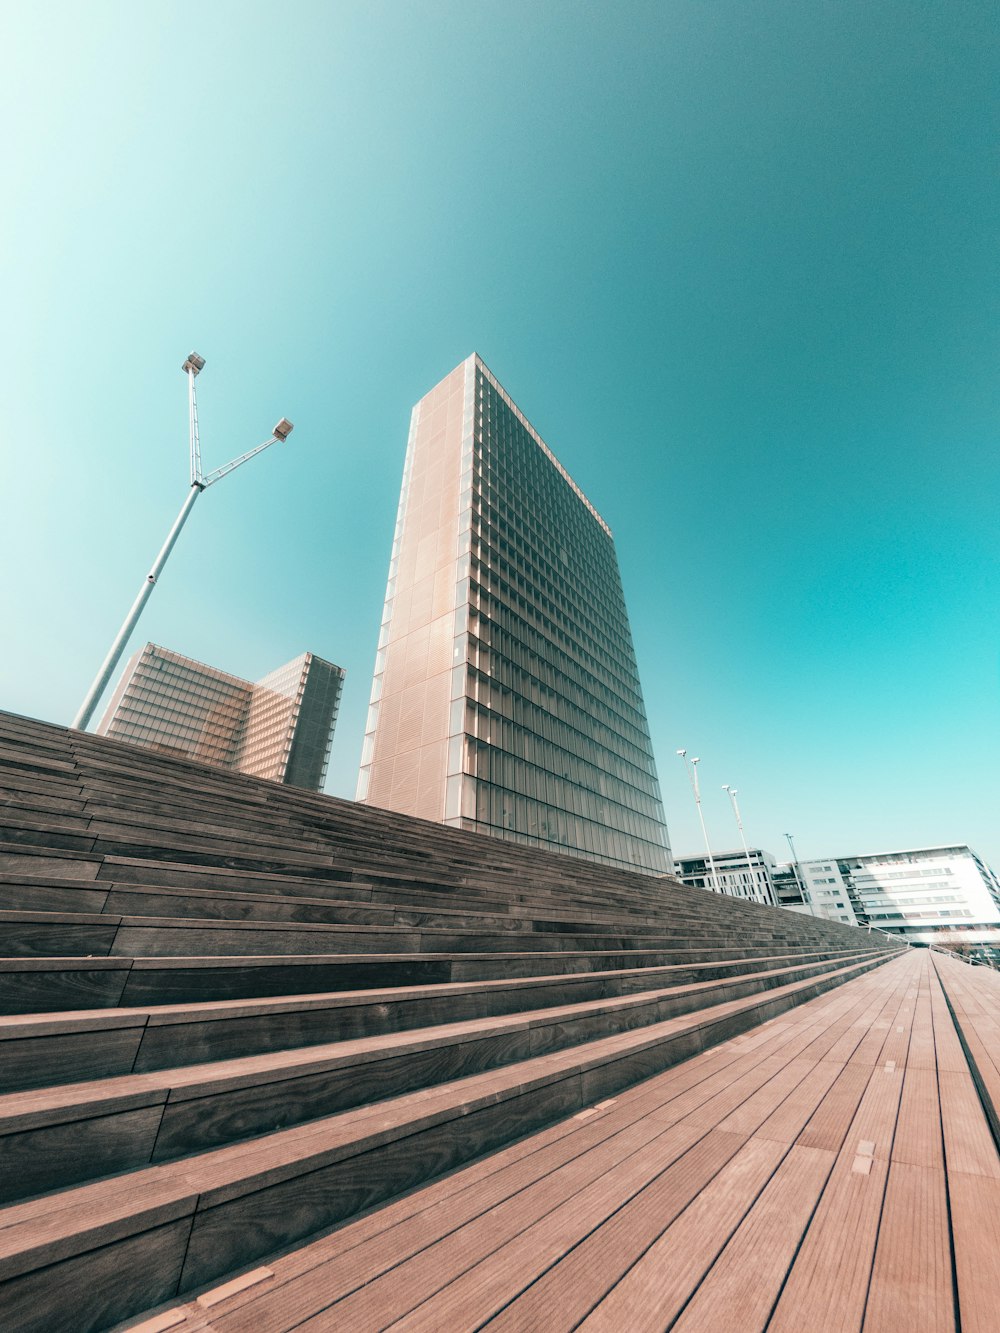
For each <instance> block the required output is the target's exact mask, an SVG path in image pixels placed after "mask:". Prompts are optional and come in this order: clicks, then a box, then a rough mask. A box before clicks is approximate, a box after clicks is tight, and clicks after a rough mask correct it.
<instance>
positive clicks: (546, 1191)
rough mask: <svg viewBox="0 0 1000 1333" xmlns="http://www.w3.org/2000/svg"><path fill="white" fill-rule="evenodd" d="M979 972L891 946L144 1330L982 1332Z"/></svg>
mask: <svg viewBox="0 0 1000 1333" xmlns="http://www.w3.org/2000/svg"><path fill="white" fill-rule="evenodd" d="M998 1079H1000V977H998V976H997V975H996V974H994V973H989V972H985V971H984V970H982V969H977V968H972V967H969V966H967V965H964V964H962V963H960V962H958V961H955V960H952V959H949V958H945V957H943V956H941V955H938V954H933V955H932V954H931V953H929V952H927V951H925V950H912V951H910V952H908V953H906V954H904V955H902V956H900V957H898V958H897V959H895V960H893V961H891V962H889V963H887V964H886V965H884V966H883V967H881V968H879V969H877V970H876V971H874V972H871V973H867V974H865V975H863V976H860V977H858V978H856V979H854V980H851V981H848V982H847V983H846V984H845V985H843V986H841V987H840V988H838V989H837V990H835V991H834V992H832V993H828V994H824V995H821V996H819V997H818V998H816V999H813V1000H811V1001H809V1002H808V1003H805V1004H803V1005H801V1006H800V1007H799V1008H797V1009H795V1010H793V1011H791V1012H788V1013H786V1014H783V1015H781V1016H780V1017H778V1018H776V1019H773V1020H771V1021H770V1022H766V1023H764V1024H762V1025H761V1026H759V1027H757V1028H755V1029H754V1030H752V1031H750V1032H747V1033H744V1034H743V1035H740V1036H736V1037H734V1038H732V1039H731V1040H728V1041H725V1042H723V1043H722V1044H720V1045H717V1046H715V1047H713V1048H712V1049H710V1050H707V1051H704V1052H703V1053H702V1054H699V1055H696V1056H694V1057H693V1058H691V1059H689V1060H687V1061H685V1062H684V1063H682V1064H679V1065H676V1066H675V1067H673V1068H671V1069H669V1070H667V1071H666V1072H664V1073H661V1074H658V1075H657V1076H655V1077H653V1078H650V1079H648V1080H647V1081H645V1082H643V1083H640V1084H637V1085H635V1086H633V1087H631V1088H629V1089H628V1090H626V1091H624V1092H621V1093H619V1094H618V1095H617V1096H616V1097H613V1098H607V1099H605V1100H604V1101H602V1102H600V1103H598V1104H597V1105H593V1106H590V1107H588V1108H586V1109H584V1110H582V1111H580V1112H578V1113H577V1114H575V1115H573V1116H570V1117H568V1118H566V1119H563V1120H561V1121H559V1122H558V1123H556V1124H554V1125H551V1126H550V1127H548V1128H546V1129H544V1130H542V1131H541V1132H539V1133H537V1134H534V1135H532V1136H529V1137H527V1138H524V1139H521V1140H520V1141H518V1142H516V1143H514V1144H513V1145H511V1146H509V1147H507V1148H505V1149H503V1150H501V1151H499V1152H496V1153H493V1154H492V1155H490V1156H488V1157H485V1158H483V1159H481V1160H480V1161H478V1162H476V1163H474V1164H472V1165H470V1166H467V1167H465V1168H463V1169H459V1170H456V1171H454V1172H452V1173H451V1174H449V1175H447V1176H445V1177H443V1178H441V1179H439V1180H437V1181H436V1182H434V1183H432V1184H430V1185H428V1186H425V1187H424V1188H422V1189H419V1190H415V1191H413V1192H412V1193H410V1194H408V1195H406V1196H404V1197H402V1198H400V1199H397V1200H396V1201H395V1202H392V1203H389V1204H388V1205H386V1206H383V1207H382V1208H380V1209H378V1210H375V1211H372V1212H371V1213H369V1214H368V1215H365V1216H362V1217H361V1218H359V1219H358V1220H355V1221H353V1222H350V1223H348V1224H346V1225H343V1226H341V1227H339V1228H337V1229H335V1230H333V1231H331V1232H330V1233H329V1234H326V1235H324V1236H322V1237H320V1238H318V1239H315V1240H313V1241H312V1242H310V1243H308V1244H305V1245H303V1246H302V1247H300V1248H298V1249H295V1250H293V1251H291V1252H288V1253H285V1254H282V1255H279V1256H278V1257H274V1258H269V1259H268V1260H266V1261H265V1262H264V1263H263V1264H258V1265H257V1266H256V1267H255V1268H252V1269H250V1270H249V1271H247V1272H245V1273H243V1274H242V1275H240V1276H237V1277H236V1278H235V1279H233V1280H231V1281H229V1282H227V1283H225V1284H223V1285H221V1286H216V1287H214V1288H212V1289H210V1290H208V1291H204V1292H202V1293H201V1294H198V1295H194V1296H191V1297H189V1298H188V1299H187V1300H186V1301H185V1303H183V1304H179V1305H173V1306H171V1307H169V1308H166V1309H161V1310H160V1311H159V1312H158V1313H156V1314H151V1315H149V1316H147V1317H146V1318H145V1319H143V1320H139V1321H133V1322H132V1323H130V1324H128V1325H123V1326H122V1327H129V1328H142V1329H144V1330H145V1331H146V1333H154V1331H155V1333H159V1330H168V1329H176V1330H178V1331H179V1333H183V1331H184V1330H190V1331H191V1333H194V1330H203V1331H204V1333H209V1331H211V1333H238V1331H240V1330H242V1331H244V1333H267V1330H288V1329H293V1328H294V1329H302V1330H310V1333H320V1330H359V1331H363V1330H375V1329H388V1328H393V1329H398V1330H407V1333H409V1331H411V1330H412V1331H413V1333H416V1331H417V1330H427V1333H439V1331H440V1330H449V1331H451V1330H456V1331H458V1330H466V1329H468V1330H472V1329H479V1328H488V1329H489V1330H491V1333H492V1331H494V1330H495V1331H496V1333H499V1331H500V1330H504V1331H505V1333H513V1331H514V1330H520V1331H521V1333H528V1331H529V1330H531V1331H534V1330H545V1333H558V1331H559V1330H570V1329H576V1328H582V1329H585V1330H587V1333H597V1331H598V1330H606V1331H607V1333H622V1330H628V1331H629V1333H633V1331H635V1333H639V1331H640V1330H662V1329H667V1328H673V1329H678V1330H685V1333H733V1331H734V1330H739V1331H740V1333H752V1331H753V1330H764V1329H768V1330H771V1331H772V1333H793V1330H794V1333H799V1331H800V1330H822V1331H823V1333H827V1330H830V1331H831V1333H832V1331H833V1330H837V1331H838V1333H839V1331H840V1330H844V1331H845V1333H846V1330H864V1333H899V1331H900V1330H906V1333H948V1331H949V1330H955V1333H958V1330H961V1333H988V1331H990V1330H996V1328H997V1327H998V1324H1000V1316H998V1313H997V1311H998V1295H997V1282H996V1278H997V1264H998V1259H997V1256H998V1255H1000V1157H998V1153H997V1145H996V1141H995V1138H994V1130H995V1128H996V1126H995V1124H994V1125H993V1126H992V1127H991V1123H990V1121H991V1118H992V1119H994V1120H995V1114H994V1110H993V1108H994V1107H995V1106H996V1105H997V1104H998V1103H997V1102H996V1100H994V1099H993V1095H994V1094H995V1093H996V1090H997V1088H998Z"/></svg>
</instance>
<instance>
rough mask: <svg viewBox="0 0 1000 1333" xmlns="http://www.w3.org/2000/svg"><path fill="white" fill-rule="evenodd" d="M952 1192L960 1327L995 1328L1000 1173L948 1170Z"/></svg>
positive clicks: (969, 1332) (974, 1332)
mask: <svg viewBox="0 0 1000 1333" xmlns="http://www.w3.org/2000/svg"><path fill="white" fill-rule="evenodd" d="M948 1196H949V1204H950V1208H951V1225H952V1234H953V1236H954V1244H955V1276H956V1280H957V1286H958V1306H959V1314H960V1318H961V1328H962V1333H995V1330H996V1327H997V1281H996V1275H997V1255H998V1254H1000V1179H998V1178H997V1177H996V1176H982V1175H971V1174H966V1173H965V1172H962V1171H955V1172H951V1171H949V1173H948Z"/></svg>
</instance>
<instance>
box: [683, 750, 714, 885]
mask: <svg viewBox="0 0 1000 1333" xmlns="http://www.w3.org/2000/svg"><path fill="white" fill-rule="evenodd" d="M677 753H678V754H679V755H680V757H681V758H682V759H683V760H684V767H685V768H686V769H687V775H688V778H689V779H690V782H691V790H692V791H693V792H694V803H695V805H696V806H697V808H698V822H699V823H700V824H701V836H702V837H703V838H704V839H705V851H706V852H707V853H708V868H709V870H710V872H711V879H712V888H713V889H714V890H715V892H716V893H721V892H722V888H721V887H720V884H719V876H718V873H717V872H716V869H715V862H714V860H713V859H712V845H711V843H710V842H709V841H708V830H707V829H706V828H705V816H704V815H703V814H702V810H701V791H700V789H699V787H698V765H699V764H700V763H701V760H700V759H689V758H688V757H687V750H678V751H677Z"/></svg>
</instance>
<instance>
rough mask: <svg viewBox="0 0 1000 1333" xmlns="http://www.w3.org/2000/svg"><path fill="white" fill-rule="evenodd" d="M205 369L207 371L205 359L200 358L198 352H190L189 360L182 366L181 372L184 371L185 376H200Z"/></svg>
mask: <svg viewBox="0 0 1000 1333" xmlns="http://www.w3.org/2000/svg"><path fill="white" fill-rule="evenodd" d="M204 369H205V358H204V357H203V356H199V355H198V353H197V352H189V353H188V355H187V359H186V360H185V362H184V364H183V365H182V366H181V370H183V371H184V373H185V375H187V374H189V373H190V374H192V375H199V374H200V373H201V372H202V371H203V370H204Z"/></svg>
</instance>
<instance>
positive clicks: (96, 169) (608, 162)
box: [0, 0, 1000, 866]
mask: <svg viewBox="0 0 1000 1333" xmlns="http://www.w3.org/2000/svg"><path fill="white" fill-rule="evenodd" d="M996 38H997V32H996V24H995V10H994V6H993V4H992V3H990V2H989V0H971V2H966V0H937V2H936V3H922V2H921V0H836V3H834V2H832V0H807V2H806V3H803V0H754V3H752V4H748V3H746V0H656V2H655V3H640V2H638V0H624V2H623V3H619V4H605V3H597V2H596V0H589V2H588V0H532V2H531V3H525V2H524V0H491V2H489V3H486V2H483V0H472V2H471V3H470V0H412V2H411V0H405V2H404V0H394V2H392V3H385V2H383V3H378V2H377V0H364V2H363V3H360V2H359V3H336V2H335V0H330V2H328V3H306V2H305V0H289V2H288V3H285V4H282V5H277V4H274V5H272V4H261V3H252V2H251V0H239V2H238V3H234V2H222V3H220V2H219V0H213V3H210V4H205V5H201V6H194V7H192V6H190V5H187V6H185V5H171V6H166V5H155V6H154V5H136V4H132V3H124V2H123V3H115V4H109V3H107V2H106V0H89V3H87V4H80V3H75V2H74V0H63V2H62V3H54V2H53V0H41V3H38V4H35V5H31V6H27V5H13V4H11V5H7V6H5V7H4V10H3V14H2V16H0V45H2V47H3V50H4V52H5V61H4V79H3V81H2V84H0V107H2V110H3V120H4V124H5V126H6V129H5V133H4V136H3V140H2V144H0V158H2V166H3V172H2V179H3V182H4V186H5V205H4V208H3V210H2V212H0V309H2V311H3V318H2V322H0V377H2V384H3V405H4V417H5V419H4V425H3V432H2V434H3V445H2V449H3V505H4V510H3V523H2V529H0V560H2V564H0V570H2V575H0V577H2V588H3V597H2V627H3V628H2V634H3V652H2V654H0V706H2V707H5V708H9V709H13V710H15V711H18V712H23V713H27V714H31V715H34V716H38V717H42V718H47V719H50V720H53V721H59V722H68V721H69V719H70V718H71V717H72V715H73V713H74V712H75V710H76V708H77V706H78V704H79V702H80V700H81V698H82V696H83V694H84V692H85V690H86V688H87V686H88V685H89V683H90V681H91V679H92V677H93V675H94V672H95V671H96V669H97V667H98V665H99V664H100V661H101V659H102V657H103V655H104V653H105V651H106V648H107V646H108V644H109V642H110V640H111V638H112V636H113V634H114V632H115V631H116V629H117V627H118V625H119V623H120V622H121V619H122V618H123V616H124V614H125V612H126V610H127V608H128V606H129V604H130V603H131V600H132V597H133V596H134V594H135V591H136V590H137V588H138V586H139V584H140V582H141V580H142V577H143V575H144V574H145V572H146V570H147V568H148V566H149V563H150V561H151V559H152V557H153V555H154V553H155V551H156V549H157V548H158V546H159V543H160V540H161V539H162V537H163V535H164V534H165V532H166V529H167V527H168V526H169V524H170V522H171V520H172V518H173V516H174V514H175V512H176V510H177V508H178V507H179V505H180V503H181V501H182V499H183V497H184V494H185V489H186V469H187V457H186V450H187V441H186V406H185V386H184V378H183V376H182V375H181V372H180V363H181V361H182V359H183V358H184V356H185V354H186V353H187V352H188V351H189V350H190V349H191V348H192V347H193V348H196V349H197V350H198V351H200V352H201V353H202V354H203V355H204V356H205V357H206V358H207V359H208V366H207V369H206V371H205V373H204V374H203V376H202V377H201V380H200V381H199V388H200V404H201V419H202V441H203V447H204V454H205V462H206V466H208V467H211V466H215V465H217V464H218V463H221V462H224V461H226V460H227V459H228V458H230V457H231V456H232V455H234V454H236V453H239V452H241V451H242V450H243V449H245V448H247V447H249V446H250V445H252V444H255V443H257V442H258V441H259V440H261V439H263V438H264V437H265V436H266V434H267V432H268V430H269V429H270V427H271V425H272V424H273V422H274V421H275V420H276V419H277V418H278V417H279V416H281V415H283V414H287V415H288V416H289V417H291V418H292V419H293V420H294V422H295V423H296V430H295V434H294V435H293V436H292V439H291V441H290V442H289V444H288V446H287V447H285V446H283V447H281V448H275V449H272V450H271V451H270V452H269V453H268V454H266V455H265V456H264V458H263V459H261V460H258V461H256V462H254V463H252V464H251V465H250V466H249V467H248V468H246V469H245V470H244V471H242V472H240V473H239V474H237V475H236V476H235V477H233V478H231V479H230V480H228V481H226V482H225V483H223V484H222V485H221V486H219V488H218V489H216V490H213V491H210V492H208V493H207V494H206V495H205V496H204V497H203V498H202V500H201V501H199V505H198V506H197V507H196V508H195V511H194V514H193V516H192V519H191V522H190V524H189V526H188V528H187V530H186V531H185V533H184V535H183V539H182V541H181V543H180V544H179V546H178V548H177V550H176V552H175V554H174V556H173V557H172V560H171V564H170V566H168V569H167V572H166V574H165V576H164V579H163V581H162V582H161V584H160V586H159V587H158V589H157V590H156V592H155V594H154V596H153V598H152V600H151V602H150V604H149V607H148V610H147V612H146V615H145V617H144V621H143V622H142V624H141V626H140V629H139V632H138V634H137V637H136V640H135V644H136V646H137V645H138V644H140V643H142V642H144V641H145V640H146V639H152V640H154V641H156V642H159V643H163V644H166V645H168V646H170V647H172V648H175V649H177V650H179V651H181V652H184V653H187V654H189V655H191V656H193V657H196V658H199V659H201V660H203V661H206V662H210V663H212V664H214V665H216V666H219V667H222V668H224V669H226V670H229V671H233V672H236V673H238V674H242V675H246V676H249V677H254V676H257V675H260V674H263V673H264V672H265V671H267V670H269V669H270V668H272V667H274V666H276V665H278V664H279V663H281V662H284V661H285V660H287V659H289V658H291V657H293V656H295V655H296V654H298V653H300V652H302V651H303V650H304V649H307V648H308V649H312V650H313V651H315V652H317V653H320V654H321V655H323V656H325V657H329V658H331V659H333V660H334V661H336V662H338V663H340V664H342V665H343V666H345V667H346V668H347V671H348V684H347V688H346V693H345V698H344V704H343V709H342V712H341V719H340V724H339V727H338V732H337V736H336V739H335V742H334V761H333V764H332V771H331V780H330V787H329V789H330V790H331V791H332V792H334V793H335V794H338V795H353V791H354V778H355V774H356V770H357V763H358V757H359V753H360V748H361V737H362V732H363V724H364V715H365V711H366V705H367V696H368V688H369V682H370V674H371V668H372V662H373V659H374V654H375V642H376V637H377V633H378V623H379V619H380V612H381V604H382V598H383V592H384V583H385V574H386V568H387V564H388V558H389V547H390V542H391V536H392V528H393V522H394V517H395V509H396V502H397V498H398V490H399V481H400V474H401V469H402V461H403V453H404V448H405V441H406V431H407V424H408V419H409V411H410V408H411V406H412V404H413V403H414V402H415V401H416V400H417V399H418V398H419V397H421V396H422V394H423V393H424V392H426V390H427V389H428V388H430V387H431V385H433V384H434V383H436V382H437V380H439V379H440V378H441V377H442V376H443V375H444V374H445V373H446V372H447V371H448V370H450V369H451V368H452V367H453V366H454V365H455V364H456V363H457V362H458V361H459V360H461V359H462V358H463V357H465V356H467V355H468V354H469V353H470V352H471V351H473V350H476V351H478V352H479V353H480V354H481V355H482V356H483V358H484V359H485V360H486V362H487V363H488V364H489V365H490V367H491V368H492V369H493V371H494V372H495V374H496V375H497V376H498V378H499V379H500V381H501V382H502V383H503V384H504V385H505V386H506V387H507V389H508V390H509V392H510V393H511V395H512V396H513V397H514V399H515V401H517V402H518V403H519V404H520V405H521V407H522V408H523V410H524V411H525V412H526V414H527V415H528V417H529V418H530V419H531V420H532V422H533V423H534V424H535V425H536V426H537V428H538V429H539V430H540V432H541V433H542V435H543V436H544V438H545V439H546V440H547V441H548V443H549V444H550V446H551V447H552V448H553V450H554V451H555V453H556V454H557V455H558V457H559V458H560V459H561V461H562V462H563V463H564V464H565V465H566V467H567V468H568V469H569V471H570V472H571V473H572V475H573V476H574V477H575V478H576V479H577V481H578V482H579V483H580V485H581V486H582V487H583V489H584V490H585V491H586V492H587V494H588V495H589V496H590V498H591V499H592V500H593V502H594V503H595V504H596V506H597V507H598V509H599V510H600V511H601V512H602V513H603V515H604V516H605V518H606V519H607V520H608V522H609V523H610V525H611V527H612V528H613V530H614V532H615V535H616V539H617V544H618V553H619V559H620V563H621V567H622V575H623V579H624V583H625V591H626V597H627V600H628V604H629V608H630V612H631V617H632V624H633V630H634V634H635V639H636V647H637V653H638V657H639V665H640V671H641V675H642V679H643V684H644V689H645V694H646V701H647V707H648V711H649V717H650V725H651V729H652V734H653V742H654V745H655V748H656V753H657V758H658V763H659V769H660V779H661V784H662V787H663V794H664V801H665V804H666V809H667V817H668V823H669V825H670V829H671V834H672V841H673V845H674V848H675V850H676V851H679V852H685V851H696V850H697V849H698V847H699V845H700V836H699V833H698V827H697V823H696V821H695V816H694V808H693V803H692V801H691V796H690V790H689V788H688V787H687V785H686V779H685V776H684V771H683V768H682V766H681V762H680V760H679V759H677V758H676V756H675V753H674V752H675V750H676V749H677V748H678V747H679V746H687V747H688V748H689V749H690V750H691V752H692V753H697V754H700V756H701V758H702V765H701V769H702V778H703V782H704V791H705V810H706V816H707V819H708V823H709V828H710V832H711V834H712V838H713V842H714V844H715V845H716V846H717V847H727V846H732V845H734V844H735V843H736V832H735V828H734V826H733V823H732V819H731V813H730V810H729V806H728V804H727V802H726V798H725V794H724V793H723V792H722V791H721V784H722V783H724V782H731V783H734V784H736V786H737V787H739V789H740V793H741V802H742V806H743V815H744V821H745V823H746V827H747V833H748V837H749V838H750V840H751V842H752V843H754V844H756V845H762V846H764V847H766V848H768V849H770V850H771V851H773V852H774V853H775V854H777V855H778V856H779V857H780V856H781V855H782V854H783V852H784V848H785V844H784V842H783V839H782V834H783V833H784V832H785V831H786V830H787V831H791V832H792V833H793V834H795V835H796V841H797V846H798V850H799V853H800V855H802V856H806V857H809V856H823V855H827V854H831V853H832V854H837V853H848V852H851V851H877V850H883V849H886V848H889V847H895V846H908V845H909V846H912V845H927V844H932V843H943V842H952V841H956V842H966V841H968V842H970V843H971V844H972V845H973V846H974V847H975V848H977V850H979V851H980V852H981V853H982V854H983V855H985V856H986V857H987V859H989V860H990V861H992V863H993V864H994V865H998V866H1000V820H998V817H997V816H998V804H1000V803H998V794H1000V782H998V778H997V758H998V740H1000V725H998V723H1000V711H998V686H1000V671H998V628H997V627H998V615H997V611H998V600H1000V598H998V591H1000V574H998V569H1000V560H998V556H1000V549H998V547H1000V541H998V523H997V499H998V493H1000V485H998V483H1000V463H998V451H997V445H996V425H997V410H996V409H997V397H996V378H995V370H994V358H995V344H996V332H997V325H998V320H997V315H998V310H997V300H996V295H997V277H998V274H997V265H996V254H997V240H998V237H997V234H996V233H997V227H996V220H997V215H998V197H997V190H996V163H995V160H994V159H992V158H991V153H990V146H991V144H992V143H993V142H995V140H996V132H997V117H996V114H995V91H996V86H997V75H998V72H1000V71H998V69H997V67H996V66H997V60H996V55H995V52H996V49H997V41H996Z"/></svg>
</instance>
